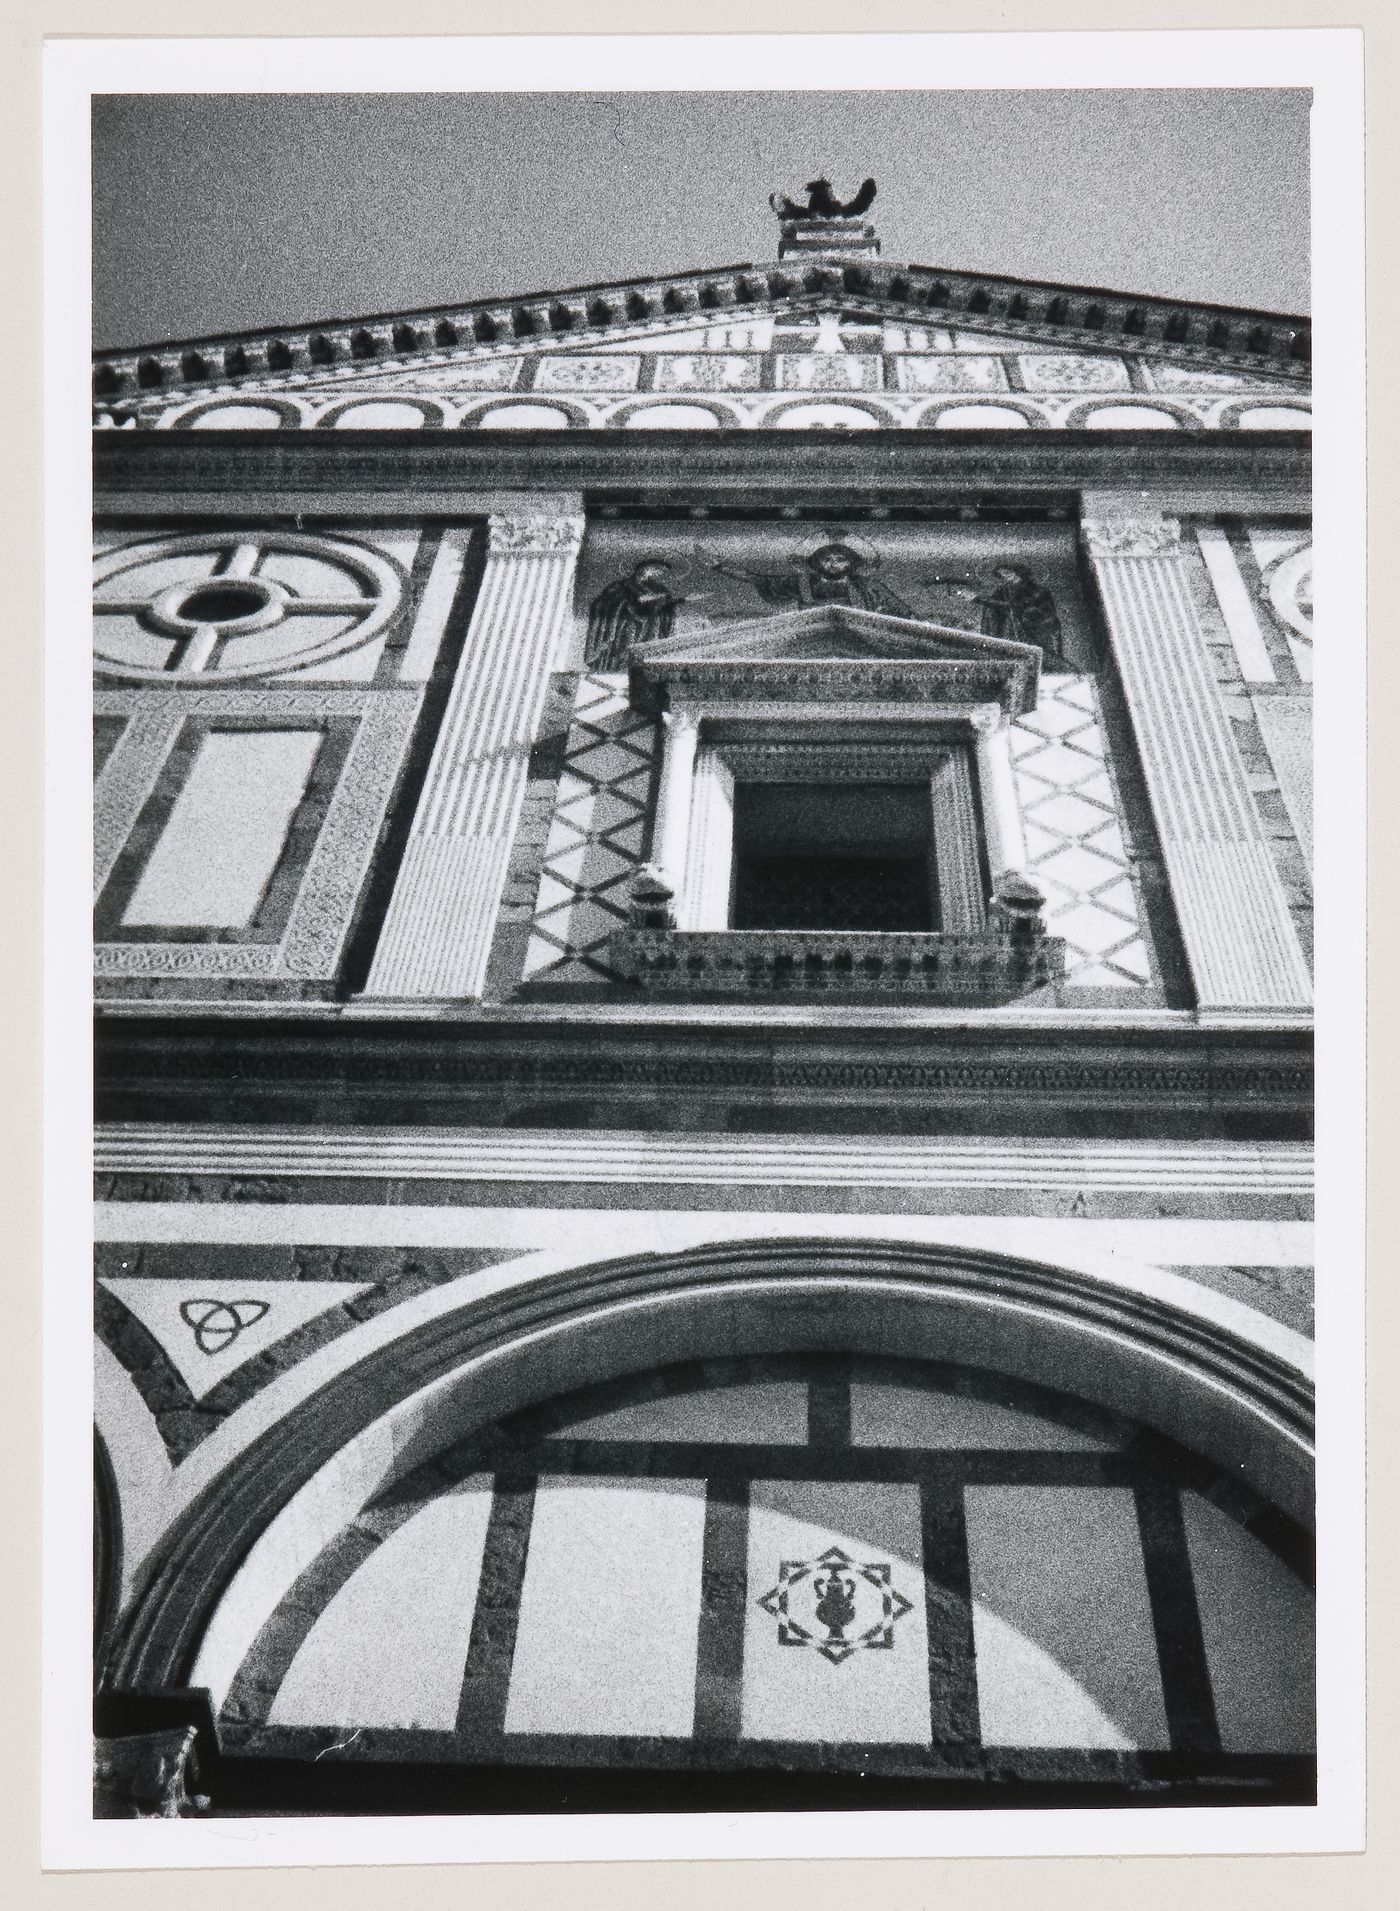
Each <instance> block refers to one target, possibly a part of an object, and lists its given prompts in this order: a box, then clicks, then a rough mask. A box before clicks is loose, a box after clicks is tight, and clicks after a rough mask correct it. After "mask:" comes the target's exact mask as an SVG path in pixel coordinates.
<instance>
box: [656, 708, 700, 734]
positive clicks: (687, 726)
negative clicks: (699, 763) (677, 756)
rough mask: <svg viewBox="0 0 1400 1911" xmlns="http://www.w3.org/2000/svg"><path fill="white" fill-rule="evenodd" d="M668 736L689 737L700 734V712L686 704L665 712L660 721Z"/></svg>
mask: <svg viewBox="0 0 1400 1911" xmlns="http://www.w3.org/2000/svg"><path fill="white" fill-rule="evenodd" d="M661 721H662V724H663V726H664V727H665V730H666V732H667V734H668V735H669V736H673V737H677V738H679V737H683V736H684V737H691V736H698V735H699V734H700V712H699V711H698V710H694V709H692V708H691V707H690V706H689V705H687V704H678V705H675V706H673V707H672V708H671V709H669V710H667V711H666V712H665V714H664V716H663V717H662V719H661Z"/></svg>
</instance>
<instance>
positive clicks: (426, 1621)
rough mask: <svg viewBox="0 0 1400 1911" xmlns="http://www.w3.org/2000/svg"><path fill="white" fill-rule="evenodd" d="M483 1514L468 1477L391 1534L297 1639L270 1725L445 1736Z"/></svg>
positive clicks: (457, 1691) (471, 1606) (479, 1478)
mask: <svg viewBox="0 0 1400 1911" xmlns="http://www.w3.org/2000/svg"><path fill="white" fill-rule="evenodd" d="M490 1514H491V1481H490V1478H489V1477H488V1476H487V1475H485V1474H476V1475H474V1476H473V1477H472V1478H471V1479H468V1480H463V1481H462V1483H461V1484H460V1485H459V1486H456V1487H454V1488H452V1490H451V1491H449V1492H447V1493H444V1494H442V1495H441V1497H440V1498H438V1499H435V1500H430V1501H429V1502H428V1504H427V1505H426V1506H424V1507H422V1508H421V1509H420V1510H419V1511H418V1512H416V1513H414V1514H413V1515H412V1516H411V1517H410V1518H409V1519H407V1520H405V1522H404V1524H403V1525H402V1526H400V1527H398V1528H397V1529H396V1530H395V1531H394V1532H392V1533H390V1535H389V1536H388V1538H387V1539H386V1540H385V1541H384V1542H383V1544H382V1545H380V1546H378V1547H376V1548H375V1550H374V1551H373V1552H372V1553H371V1554H370V1556H369V1558H368V1559H367V1560H365V1562H364V1563H363V1565H361V1566H360V1567H358V1568H357V1569H356V1571H355V1572H354V1573H352V1574H351V1576H350V1578H349V1579H347V1580H346V1582H345V1584H344V1585H343V1586H342V1587H341V1588H340V1589H339V1591H338V1592H337V1593H336V1594H335V1595H334V1597H333V1598H332V1599H331V1600H330V1601H329V1602H328V1604H327V1605H326V1607H325V1609H324V1610H323V1612H322V1613H321V1616H320V1617H319V1618H318V1619H317V1621H316V1623H315V1624H314V1625H313V1626H312V1628H311V1630H310V1632H309V1633H308V1634H307V1635H306V1638H305V1639H304V1640H303V1641H302V1644H301V1647H300V1649H299V1650H298V1652H297V1655H296V1657H295V1658H294V1659H293V1661H292V1663H291V1665H290V1666H289V1667H288V1670H287V1675H286V1677H285V1678H284V1679H283V1681H282V1684H281V1686H280V1687H279V1689H278V1692H277V1696H276V1698H275V1699H274V1701H273V1704H272V1710H271V1712H270V1713H269V1715H268V1719H269V1723H270V1724H272V1725H338V1726H348V1727H353V1726H357V1725H358V1726H390V1727H393V1726H397V1727H419V1728H421V1729H423V1730H427V1731H438V1732H448V1731H451V1729H452V1727H453V1726H454V1725H455V1724H456V1722H457V1707H458V1704H459V1702H460V1700H461V1695H462V1674H463V1670H464V1668H465V1666H466V1661H467V1646H468V1644H469V1643H470V1641H471V1631H472V1619H473V1617H474V1616H475V1612H476V1595H477V1586H478V1582H479V1580H480V1577H481V1558H482V1553H483V1551H484V1549H485V1546H486V1526H487V1521H488V1519H489V1518H490Z"/></svg>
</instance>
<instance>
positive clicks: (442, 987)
mask: <svg viewBox="0 0 1400 1911" xmlns="http://www.w3.org/2000/svg"><path fill="white" fill-rule="evenodd" d="M487 537H488V554H487V560H486V569H485V574H484V576H483V577H482V580H481V590H480V593H479V595H478V597H477V602H476V608H475V610H474V611H473V613H472V620H471V627H470V629H469V630H468V632H467V640H466V643H465V645H464V647H463V651H462V658H461V662H460V664H459V665H458V669H457V678H456V681H455V683H454V684H453V686H452V693H451V696H450V697H449V699H448V705H447V711H446V714H445V715H444V717H443V723H442V729H441V731H440V733H439V735H438V740H437V744H436V747H435V748H434V751H433V756H432V761H431V763H430V764H429V766H428V776H427V781H426V782H425V783H424V786H423V793H422V796H421V797H420V799H419V803H418V812H417V815H416V816H415V817H414V819H413V830H412V834H411V835H410V838H409V841H408V845H407V847H406V849H405V852H404V859H403V863H402V866H401V867H400V870H399V875H398V880H397V882H396V884H395V886H394V894H393V897H392V900H391V901H390V905H389V912H388V916H387V917H386V919H385V923H384V930H383V934H382V935H381V937H380V941H379V947H378V949H377V950H376V952H375V958H374V963H373V966H372V968H371V970H370V975H369V981H368V984H367V988H366V993H367V994H370V995H377V996H387V997H399V998H414V997H417V998H435V997H448V996H452V997H474V996H478V995H480V993H481V990H482V986H483V983H484V979H485V974H486V961H487V956H488V953H489V951H490V947H491V938H492V935H493V933H494V930H495V926H496V917H497V913H498V911H499V908H500V901H501V893H502V890H503V888H504V886H505V877H506V866H507V862H508V859H509V856H510V847H511V843H512V841H513V839H514V836H515V831H516V827H517V825H518V823H519V819H520V807H521V803H522V801H523V798H524V793H525V783H526V777H527V772H528V768H529V760H530V749H531V746H532V744H533V742H534V738H535V731H536V728H537V726H538V723H539V719H540V711H541V709H542V707H543V703H544V696H545V691H546V688H547V686H548V681H549V673H550V670H551V669H552V668H553V666H554V661H555V658H556V655H557V652H558V648H559V640H560V633H561V629H562V626H563V622H564V619H565V618H566V617H567V615H568V612H569V604H570V598H571V594H572V590H573V580H574V567H575V564H576V562H577V559H578V552H579V547H580V545H581V543H582V541H583V516H582V513H581V511H580V510H579V509H578V508H577V507H576V506H574V507H572V508H565V507H563V506H556V508H554V509H552V510H548V511H546V510H541V508H540V506H539V503H538V502H537V501H533V500H531V499H529V498H527V497H521V498H520V499H519V501H518V504H517V503H515V502H512V504H511V506H510V507H509V508H505V507H504V505H503V508H502V509H500V510H499V511H497V512H493V513H492V515H491V517H490V518H489V519H488V523H487Z"/></svg>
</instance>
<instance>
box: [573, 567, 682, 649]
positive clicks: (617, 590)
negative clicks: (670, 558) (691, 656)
mask: <svg viewBox="0 0 1400 1911" xmlns="http://www.w3.org/2000/svg"><path fill="white" fill-rule="evenodd" d="M670 568H671V567H670V565H669V564H668V563H667V562H666V561H665V559H664V558H659V557H648V558H643V560H642V562H641V563H640V564H638V565H636V566H635V567H634V568H633V570H632V572H631V574H630V575H629V576H627V577H618V578H614V580H613V582H612V583H611V584H605V585H604V586H603V588H602V590H600V591H599V592H598V595H597V596H596V597H595V598H594V599H593V602H592V603H591V604H590V605H589V607H588V642H587V646H586V648H585V651H584V661H585V663H586V664H587V665H588V667H589V668H590V669H591V670H625V669H626V667H627V658H628V654H629V652H631V651H632V650H633V649H635V648H636V646H637V645H638V644H654V643H657V642H659V641H660V640H661V639H663V638H666V637H669V636H670V635H671V631H672V628H673V626H674V625H675V621H676V612H677V610H678V609H679V607H680V606H681V605H682V604H683V603H684V602H685V599H684V598H682V597H677V596H676V595H675V593H674V592H673V591H672V590H671V588H670V586H669V585H668V584H667V582H666V572H667V571H669V570H670Z"/></svg>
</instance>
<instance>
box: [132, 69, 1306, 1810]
mask: <svg viewBox="0 0 1400 1911" xmlns="http://www.w3.org/2000/svg"><path fill="white" fill-rule="evenodd" d="M1307 113H1308V99H1307V96H1306V95H1304V94H1301V93H1294V92H1281V91H1269V90H1267V89H1259V90H1254V91H1251V92H1228V91H1227V92H1214V93H1205V92H1201V93H1191V92H1182V93H1175V94H1166V93H1152V92H1136V93H1132V92H1098V93H1093V92H1085V93H1082V94H1078V93H1064V92H1051V93H1042V94H1031V93H1016V92H1003V93H992V92H976V91H973V92H962V93H948V94H938V93H901V94H894V93H891V94H881V93H875V94H862V95H854V94H842V93H839V92H837V93H831V94H825V95H811V94H806V95H800V96H799V95H786V94H781V93H754V94H743V95H718V94H693V95H684V94H679V95H678V94H665V95H662V94H645V93H636V94H625V93H618V94H609V95H599V94H576V95H557V94H556V95H538V96H536V95H530V94H498V95H487V94H482V95H447V96H437V97H433V98H420V97H414V96H412V95H400V96H394V97H389V96H382V97H376V96H373V95H361V96H324V97H318V98H299V97H297V96H294V95H282V96H275V97H273V96H267V97H260V96H252V97H248V96H243V97H236V98H235V97H229V98H219V97H216V96H210V95H198V96H196V95H187V96H166V97H161V98H155V97H141V96H133V95H126V96H121V97H115V96H114V97H110V98H104V99H100V100H98V101H97V103H96V111H95V121H94V130H95V144H94V154H95V171H94V186H95V205H96V235H95V238H96V243H95V284H96V292H97V298H96V330H97V337H96V346H97V348H98V349H97V351H96V358H95V368H94V400H95V426H96V430H95V434H94V454H95V463H96V496H97V524H96V543H97V562H96V593H95V645H96V664H97V688H96V694H95V718H96V721H95V732H94V736H95V751H96V763H97V824H96V849H97V872H96V920H97V949H96V968H97V981H96V988H97V995H98V1013H97V1094H98V1144H97V1155H98V1197H99V1208H98V1228H97V1233H98V1242H99V1245H98V1252H97V1270H96V1272H97V1284H96V1301H95V1309H96V1328H97V1354H96V1359H97V1381H96V1397H97V1417H98V1468H97V1477H98V1484H99V1492H98V1506H97V1543H96V1557H97V1568H96V1593H97V1600H96V1604H97V1611H96V1669H97V1691H98V1698H97V1735H98V1736H97V1783H96V1793H95V1806H94V1809H95V1811H96V1813H97V1814H98V1815H99V1816H103V1817H121V1816H158V1815H164V1816H168V1817H174V1816H181V1815H214V1816H218V1815H240V1814H253V1815H258V1814H271V1813H278V1814H289V1813H290V1814H332V1815H334V1814H342V1815H344V1814H375V1815H384V1814H416V1813H434V1814H443V1813H449V1814H450V1813H461V1812H476V1813H512V1812H523V1811H530V1812H539V1811H557V1812H579V1811H595V1812H623V1811H655V1810H663V1809H664V1810H712V1811H713V1810H721V1811H725V1812H730V1813H733V1812H743V1811H751V1810H775V1809H784V1810H815V1809H826V1808H833V1807H838V1808H850V1807H878V1808H886V1809H888V1808H891V1807H895V1808H900V1807H919V1808H929V1807H963V1808H967V1807H987V1808H998V1807H1000V1808H1005V1807H1024V1806H1029V1805H1034V1806H1043V1807H1056V1806H1068V1805H1073V1806H1085V1805H1103V1806H1122V1805H1125V1804H1128V1805H1151V1806H1156V1807H1161V1808H1164V1809H1169V1808H1171V1807H1176V1806H1186V1805H1190V1806H1201V1805H1240V1804H1258V1805H1270V1804H1289V1803H1294V1804H1296V1803H1306V1802H1308V1801H1310V1800H1311V1799H1312V1798H1313V1796H1314V1789H1315V1755H1314V1746H1315V1730H1314V1716H1315V1704H1314V1689H1313V1675H1312V1655H1313V1615H1312V1596H1311V1591H1310V1584H1311V1539H1310V1533H1311V1529H1312V1521H1313V1483H1312V1473H1311V1446H1310V1439H1311V1432H1310V1429H1311V1411H1312V1409H1311V1400H1312V1396H1311V1389H1310V1385H1309V1381H1308V1373H1309V1365H1308V1353H1309V1341H1310V1337H1311V1333H1312V1320H1313V1314H1312V1281H1311V1268H1310V1258H1311V1247H1310V1240H1311V1236H1310V1230H1309V1227H1308V1222H1309V1219H1310V1212H1311V1210H1310V1202H1311V1193H1312V1178H1311V1147H1310V1136H1311V1114H1312V1087H1311V1081H1312V1077H1311V1053H1312V1049H1311V1015H1310V1005H1311V994H1312V991H1311V979H1310V955H1311V921H1312V889H1311V867H1312V853H1313V850H1312V755H1311V730H1310V719H1311V699H1312V595H1311V591H1312V581H1311V580H1312V547H1311V532H1310V528H1309V525H1310V520H1309V509H1310V496H1309V489H1310V480H1309V438H1308V429H1309V390H1310V385H1309V366H1310V327H1309V323H1308V321H1307V319H1306V318H1305V317H1302V316H1298V314H1299V313H1300V312H1301V311H1302V310H1303V309H1304V304H1305V290H1306V274H1307V250H1308V247H1307V227H1306V206H1307V201H1306V189H1307V165H1308V153H1307ZM826 175H829V177H828V176H826ZM735 261H738V263H736V262H735ZM333 313H334V314H340V316H336V317H332V316H329V315H330V314H333ZM357 314H364V315H365V316H357ZM151 340H156V341H163V342H157V343H150V342H149V341H151Z"/></svg>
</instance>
